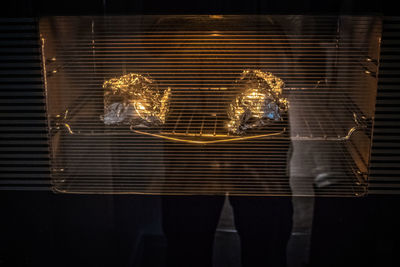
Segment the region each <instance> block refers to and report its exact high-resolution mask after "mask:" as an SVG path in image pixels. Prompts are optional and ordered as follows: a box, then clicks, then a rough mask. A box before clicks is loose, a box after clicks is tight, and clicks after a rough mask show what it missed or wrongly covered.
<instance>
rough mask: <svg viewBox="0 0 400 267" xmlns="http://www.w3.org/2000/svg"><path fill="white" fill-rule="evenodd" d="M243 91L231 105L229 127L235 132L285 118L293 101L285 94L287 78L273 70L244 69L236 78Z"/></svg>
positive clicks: (238, 132)
mask: <svg viewBox="0 0 400 267" xmlns="http://www.w3.org/2000/svg"><path fill="white" fill-rule="evenodd" d="M236 84H237V87H238V89H239V90H240V92H241V93H240V94H239V95H238V96H236V98H235V99H234V100H233V102H232V103H231V104H230V105H229V107H228V117H229V121H228V123H227V124H226V127H227V129H228V130H229V131H230V132H232V133H234V134H244V133H245V132H246V131H247V130H249V129H253V128H257V127H261V126H265V125H269V124H271V123H273V122H274V121H281V120H283V116H282V115H283V113H284V112H286V111H287V110H288V108H289V102H288V100H287V99H286V98H284V97H282V89H283V88H284V86H285V84H284V82H283V81H282V80H281V79H280V78H278V77H276V76H275V75H273V74H272V73H270V72H263V71H261V70H244V71H243V72H242V74H241V76H240V78H239V79H238V80H237V81H236Z"/></svg>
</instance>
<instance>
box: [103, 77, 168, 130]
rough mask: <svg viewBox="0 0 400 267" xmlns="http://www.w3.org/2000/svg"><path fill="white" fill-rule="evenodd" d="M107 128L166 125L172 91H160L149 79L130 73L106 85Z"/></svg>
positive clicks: (105, 111) (105, 114) (104, 119)
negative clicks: (117, 125)
mask: <svg viewBox="0 0 400 267" xmlns="http://www.w3.org/2000/svg"><path fill="white" fill-rule="evenodd" d="M103 88H104V106H105V108H104V115H103V116H101V117H100V118H101V120H102V121H104V123H105V124H106V125H114V124H129V125H132V126H142V127H158V126H160V125H162V124H164V123H165V118H166V116H167V113H168V111H169V98H170V95H171V89H170V88H168V89H167V90H160V89H159V88H158V86H157V83H156V82H155V81H154V80H153V79H151V78H150V77H146V76H143V75H140V74H136V73H129V74H126V75H123V76H121V77H119V78H112V79H110V80H107V81H105V82H104V83H103Z"/></svg>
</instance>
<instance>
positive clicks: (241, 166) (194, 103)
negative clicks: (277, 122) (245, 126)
mask: <svg viewBox="0 0 400 267" xmlns="http://www.w3.org/2000/svg"><path fill="white" fill-rule="evenodd" d="M168 19H169V20H170V21H168ZM203 19H204V17H203V18H202V19H199V20H197V19H196V18H193V17H192V20H191V21H190V23H188V22H187V21H180V20H181V19H180V18H179V17H175V18H165V20H167V21H162V23H166V22H168V23H169V24H173V25H180V26H179V29H178V30H177V29H175V30H177V35H176V36H175V37H174V36H173V35H170V36H171V37H169V38H171V39H172V42H171V46H173V47H174V50H176V49H177V48H176V47H177V46H178V47H179V53H176V54H174V57H175V58H176V59H175V61H174V64H176V65H174V66H177V67H176V69H174V68H175V67H172V68H170V69H169V70H168V71H169V76H170V77H174V75H176V77H177V79H176V81H175V82H176V83H177V84H175V85H174V86H173V85H168V86H171V88H172V95H171V107H170V108H171V110H179V111H180V112H181V114H183V115H182V117H180V115H179V116H178V115H175V116H173V112H172V113H171V114H172V115H170V118H169V119H167V124H168V125H169V123H171V119H172V120H173V119H175V120H176V119H177V118H178V117H179V118H180V120H181V121H182V120H184V119H185V118H189V119H187V120H188V122H187V123H188V124H190V123H191V124H192V128H195V127H197V124H201V120H204V117H206V118H207V117H209V116H215V115H213V114H223V113H224V112H225V113H226V111H227V103H228V102H229V100H230V99H227V98H226V95H223V96H221V93H222V94H227V95H230V96H231V97H233V96H234V94H235V93H236V92H235V89H233V88H228V90H227V91H225V92H220V93H218V91H212V90H211V89H210V87H218V86H221V87H227V85H226V83H227V82H226V81H224V79H225V80H227V77H229V79H231V80H229V81H228V84H232V83H233V81H234V80H235V78H237V77H239V75H240V73H241V72H242V70H244V69H246V68H256V67H255V66H254V65H251V66H250V65H249V64H248V63H246V61H244V62H243V64H242V65H241V66H236V65H229V64H230V63H227V62H231V61H238V60H242V59H240V58H244V59H245V58H246V55H243V56H241V57H237V58H236V57H233V58H229V57H232V56H230V54H232V49H233V50H235V49H236V51H234V52H233V54H235V53H236V54H235V55H236V56H237V55H241V53H242V50H241V49H243V47H242V48H232V47H231V46H228V42H229V41H227V40H232V38H233V37H232V36H230V37H229V36H228V39H227V40H226V38H227V37H224V36H223V34H222V33H223V32H225V31H226V32H229V31H235V30H237V29H238V28H237V27H238V24H239V22H238V21H237V18H236V20H235V17H228V18H227V19H221V20H219V17H218V18H215V19H216V21H209V20H207V19H205V20H203ZM251 19H252V18H248V20H251ZM248 20H243V19H242V20H240V26H241V27H244V29H246V27H249V29H251V30H254V27H258V25H263V24H268V23H271V25H274V26H273V27H275V28H274V29H277V28H278V27H279V26H277V25H276V24H274V23H273V21H272V20H267V19H264V20H260V19H254V20H255V21H252V22H249V21H248ZM160 23H161V22H160ZM254 25H256V26H254ZM156 28H157V27H156ZM160 28H162V27H160ZM256 29H257V28H256ZM158 30H159V29H158ZM192 31H198V32H196V34H195V42H194V41H191V39H190V38H194V37H190V36H189V37H186V36H184V37H182V33H181V32H185V33H186V32H189V33H192ZM205 31H210V32H213V35H207V34H205V33H204V32H205ZM216 32H218V33H216ZM210 36H220V37H218V38H216V37H210ZM174 38H176V41H174ZM199 38H205V40H201V41H199V40H198V39H199ZM210 38H216V39H212V40H211V39H210ZM233 39H234V38H233ZM245 39H246V38H245ZM219 41H220V42H221V43H218V42H219ZM199 42H200V43H202V42H204V44H203V46H202V48H204V49H205V50H207V49H208V50H209V51H210V52H204V51H203V52H202V53H198V52H196V50H195V51H193V50H194V49H195V48H193V46H195V45H197V44H198V43H199ZM231 42H235V41H231ZM256 42H257V41H256ZM260 42H261V43H262V42H263V41H260ZM193 43H195V44H193ZM216 43H217V44H216ZM261 45H262V44H261ZM232 46H234V45H232ZM274 48H275V49H277V50H279V48H277V47H276V46H274V47H273V48H271V49H272V50H273V49H274ZM223 49H226V50H227V51H230V52H229V53H228V55H225V54H223V53H222V52H221V51H224V50H223ZM194 53H198V54H196V56H193V54H194ZM277 54H279V52H278V53H277ZM277 54H274V57H275V56H276V55H277ZM188 57H190V68H188V67H187V65H188V61H187V59H188ZM220 57H223V59H221V58H220ZM168 60H169V59H168V55H167V54H166V62H168ZM254 60H255V61H257V60H258V59H254ZM221 61H223V62H225V63H221ZM179 62H180V63H179ZM210 62H212V63H210ZM262 62H263V60H260V63H257V66H258V68H260V69H263V70H267V71H269V70H268V66H264V65H263V64H264V63H262ZM178 63H179V64H182V66H181V67H180V66H179V64H178ZM209 64H212V65H211V66H210V65H209ZM224 64H225V65H226V64H228V65H229V66H230V68H231V69H227V67H226V66H223V65H224ZM215 68H217V69H219V70H217V71H216V70H215ZM210 69H212V70H210ZM188 74H190V76H188ZM182 77H184V80H183V81H184V83H183V84H186V85H180V83H179V82H180V81H181V80H182ZM210 77H211V78H210ZM221 77H223V78H221ZM210 79H211V80H212V81H211V82H210ZM224 83H225V84H224ZM187 84H189V85H187ZM193 84H195V85H193ZM216 84H218V85H216ZM220 84H221V85H220ZM180 86H181V87H180ZM187 86H189V87H190V88H188V87H187ZM227 100H228V101H227ZM216 103H217V104H216ZM221 105H222V107H221ZM194 110H195V112H194ZM193 113H195V114H194V115H191V114H193ZM221 116H222V117H223V116H224V115H221ZM190 117H192V119H190ZM224 119H225V122H226V121H227V116H226V114H225V118H224ZM189 121H191V122H189ZM287 121H288V119H287V116H285V118H284V121H283V123H282V124H281V126H282V128H283V127H287V126H288V123H287ZM206 123H207V122H206ZM193 124H196V125H195V126H193ZM171 125H175V122H173V123H172V124H171ZM218 125H219V124H218ZM221 125H223V123H221ZM221 125H219V127H223V126H221ZM186 129H187V127H185V130H186ZM178 130H179V129H178ZM269 130H270V129H269ZM225 133H226V129H225ZM287 133H288V131H287V132H286V134H283V135H280V136H278V137H275V138H274V139H266V138H264V139H263V138H257V139H252V140H242V141H234V142H232V141H231V142H223V143H215V144H202V145H200V144H199V145H197V144H189V143H181V142H173V141H167V140H166V141H165V142H164V164H165V183H164V185H163V189H164V191H165V192H167V193H169V192H174V193H176V192H177V190H178V189H179V190H180V191H181V192H182V193H184V194H186V195H179V196H178V195H172V196H171V195H165V196H163V198H162V216H163V230H164V233H165V236H166V239H167V266H171V267H172V266H173V267H179V266H185V267H186V266H199V267H200V266H201V267H207V266H209V267H210V266H212V251H213V242H214V234H215V231H216V227H217V224H218V220H219V217H220V213H221V210H222V207H223V203H224V194H226V193H228V194H229V195H230V196H229V201H230V204H231V205H232V207H233V211H234V220H235V225H236V229H237V231H238V234H239V236H240V241H241V250H242V266H243V267H253V266H286V245H287V242H288V240H289V237H290V233H291V225H292V204H291V198H290V197H277V196H273V197H267V195H270V194H274V195H279V194H284V195H290V194H291V191H290V186H289V179H288V177H287V172H286V165H287V164H286V163H287V162H286V161H287V151H288V149H289V144H290V139H289V136H288V134H287ZM190 194H192V195H190ZM257 194H258V195H264V196H262V197H261V196H256V195H257ZM237 195H242V196H237Z"/></svg>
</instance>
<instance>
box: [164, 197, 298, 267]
mask: <svg viewBox="0 0 400 267" xmlns="http://www.w3.org/2000/svg"><path fill="white" fill-rule="evenodd" d="M229 200H230V203H231V205H232V207H233V210H234V220H235V225H236V229H237V231H238V234H239V236H240V241H241V249H242V266H243V267H257V266H274V267H275V266H279V267H281V266H286V245H287V243H288V240H289V238H290V234H291V228H292V213H293V209H292V203H291V198H290V197H230V198H229ZM223 203H224V197H223V196H165V197H164V198H163V201H162V212H163V229H164V233H165V236H166V238H167V245H168V248H167V266H168V267H181V266H185V267H186V266H192V267H197V266H199V267H200V266H201V267H210V266H212V251H213V242H214V234H215V230H216V227H217V224H218V220H219V217H220V213H221V210H222V207H223ZM216 267H219V266H216Z"/></svg>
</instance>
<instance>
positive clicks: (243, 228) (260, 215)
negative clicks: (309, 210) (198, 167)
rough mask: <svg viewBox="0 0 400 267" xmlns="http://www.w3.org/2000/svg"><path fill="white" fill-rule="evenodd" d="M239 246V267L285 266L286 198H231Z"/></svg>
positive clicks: (288, 224) (288, 213)
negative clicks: (240, 250) (240, 254)
mask: <svg viewBox="0 0 400 267" xmlns="http://www.w3.org/2000/svg"><path fill="white" fill-rule="evenodd" d="M230 202H231V204H232V207H233V209H234V218H235V225H236V229H237V231H238V234H239V236H240V241H241V246H242V267H257V266H268V267H276V266H279V267H283V266H286V246H287V243H288V241H289V238H290V234H291V230H292V214H293V208H292V202H291V198H290V197H231V198H230Z"/></svg>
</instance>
